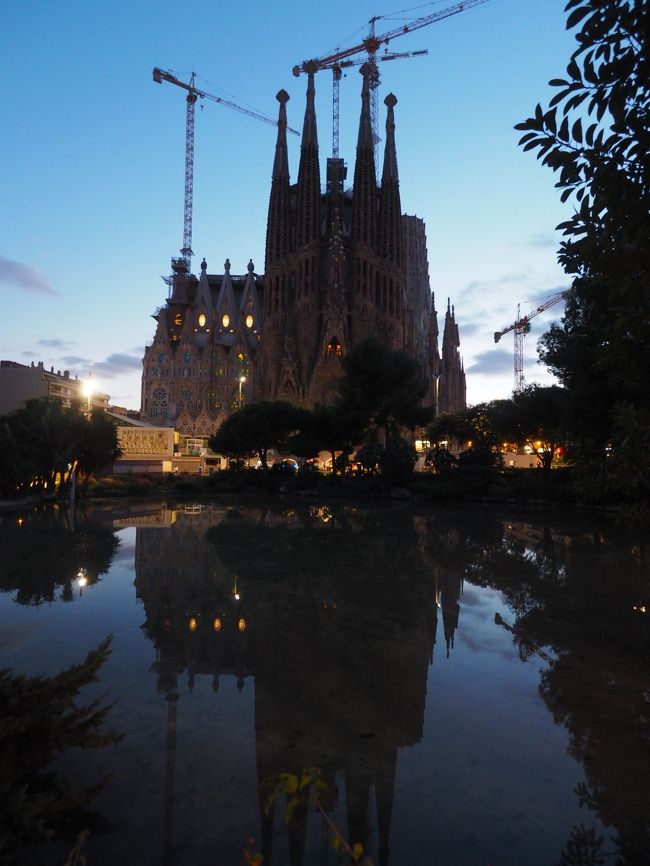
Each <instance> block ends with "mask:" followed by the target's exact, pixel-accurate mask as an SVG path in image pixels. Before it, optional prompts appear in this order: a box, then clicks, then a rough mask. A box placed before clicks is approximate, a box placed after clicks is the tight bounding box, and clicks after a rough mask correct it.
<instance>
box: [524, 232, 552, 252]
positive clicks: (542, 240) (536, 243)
mask: <svg viewBox="0 0 650 866" xmlns="http://www.w3.org/2000/svg"><path fill="white" fill-rule="evenodd" d="M523 246H529V247H537V248H538V249H549V248H550V247H553V248H555V247H557V246H558V241H557V238H556V237H555V235H554V234H552V233H551V232H540V233H539V234H536V235H533V236H532V237H530V238H528V240H527V241H524V243H523Z"/></svg>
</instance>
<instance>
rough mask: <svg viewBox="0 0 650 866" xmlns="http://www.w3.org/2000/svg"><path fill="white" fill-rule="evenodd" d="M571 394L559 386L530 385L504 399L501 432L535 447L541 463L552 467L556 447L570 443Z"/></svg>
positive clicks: (514, 440)
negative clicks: (569, 398) (567, 418)
mask: <svg viewBox="0 0 650 866" xmlns="http://www.w3.org/2000/svg"><path fill="white" fill-rule="evenodd" d="M567 397H568V395H567V392H566V391H565V390H564V389H563V388H559V387H558V386H557V385H551V386H550V387H543V386H541V385H529V386H528V387H526V388H524V390H523V391H519V392H516V393H515V394H513V397H512V400H504V401H500V402H501V414H500V424H499V427H500V432H501V434H502V435H503V437H504V438H505V439H507V440H508V441H512V442H516V443H517V444H519V445H527V446H528V447H529V448H532V450H533V453H534V454H535V455H536V457H537V459H538V460H539V462H540V464H541V466H542V468H543V469H545V470H549V469H550V468H551V464H552V462H553V456H554V454H555V452H556V450H557V449H558V448H559V447H560V446H563V445H565V444H566V442H567V431H566V417H567V406H568V403H569V401H568V399H567Z"/></svg>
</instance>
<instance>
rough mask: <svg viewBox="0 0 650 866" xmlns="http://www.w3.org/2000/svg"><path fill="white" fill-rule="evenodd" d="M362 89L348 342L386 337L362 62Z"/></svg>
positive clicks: (367, 81) (372, 148)
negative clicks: (382, 314) (382, 311)
mask: <svg viewBox="0 0 650 866" xmlns="http://www.w3.org/2000/svg"><path fill="white" fill-rule="evenodd" d="M360 72H361V74H362V75H363V87H362V89H361V116H360V118H359V134H358V137H357V160H356V163H355V166H354V183H353V188H352V213H351V216H350V248H351V298H350V308H351V313H352V315H351V317H350V318H351V327H350V330H351V342H352V343H353V344H354V343H357V342H359V340H363V339H364V338H365V337H368V336H369V335H371V334H373V335H376V336H379V337H380V338H382V339H383V338H385V331H386V328H385V327H384V324H385V323H384V322H383V320H382V316H381V312H380V305H381V298H380V292H381V284H382V280H381V277H380V271H381V267H380V262H379V261H378V256H377V251H376V244H377V196H378V190H377V178H376V175H375V146H374V141H373V135H372V124H371V121H370V77H371V74H372V69H371V68H370V66H369V65H368V64H364V65H363V66H362V67H361V70H360Z"/></svg>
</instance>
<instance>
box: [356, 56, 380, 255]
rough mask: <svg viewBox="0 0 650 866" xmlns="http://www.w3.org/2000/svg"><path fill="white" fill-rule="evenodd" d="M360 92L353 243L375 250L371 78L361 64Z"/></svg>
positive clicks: (375, 185)
mask: <svg viewBox="0 0 650 866" xmlns="http://www.w3.org/2000/svg"><path fill="white" fill-rule="evenodd" d="M359 71H360V72H361V74H362V75H363V87H362V90H361V117H360V118H359V136H358V138H357V161H356V163H355V166H354V186H353V195H352V239H353V241H354V242H355V243H357V244H361V245H363V246H366V247H369V248H371V249H372V248H374V245H375V240H376V223H377V178H376V175H375V146H374V143H373V137H372V124H371V122H370V76H371V73H372V68H371V66H370V64H368V63H364V64H363V66H362V67H361V69H360V70H359Z"/></svg>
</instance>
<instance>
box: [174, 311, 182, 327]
mask: <svg viewBox="0 0 650 866" xmlns="http://www.w3.org/2000/svg"><path fill="white" fill-rule="evenodd" d="M174 324H176V325H182V324H183V317H182V316H181V314H180V313H176V318H175V319H174Z"/></svg>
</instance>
